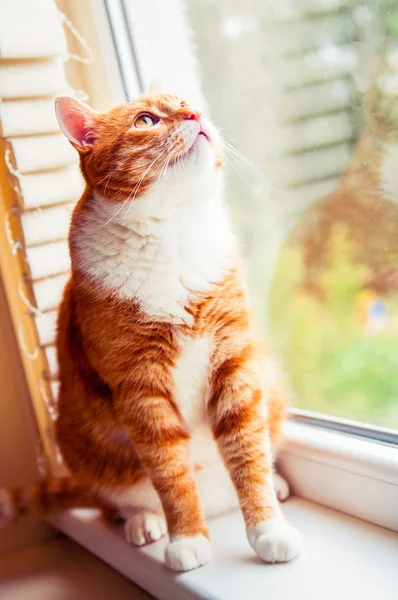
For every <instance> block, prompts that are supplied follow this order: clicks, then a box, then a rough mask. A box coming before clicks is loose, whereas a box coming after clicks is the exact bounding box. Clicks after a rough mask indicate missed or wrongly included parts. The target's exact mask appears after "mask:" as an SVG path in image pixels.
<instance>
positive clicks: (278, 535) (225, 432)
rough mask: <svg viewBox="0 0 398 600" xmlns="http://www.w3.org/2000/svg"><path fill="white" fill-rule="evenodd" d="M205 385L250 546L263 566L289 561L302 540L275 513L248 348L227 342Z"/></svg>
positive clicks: (260, 402)
mask: <svg viewBox="0 0 398 600" xmlns="http://www.w3.org/2000/svg"><path fill="white" fill-rule="evenodd" d="M220 355H221V356H222V360H220V362H219V363H218V364H216V365H215V369H214V372H213V376H212V379H211V384H210V396H209V402H208V411H209V416H210V420H211V424H212V429H213V433H214V436H215V438H216V440H217V443H218V446H219V449H220V452H221V454H222V456H223V459H224V462H225V464H226V466H227V468H228V470H229V473H230V476H231V479H232V481H233V483H234V485H235V488H236V491H237V493H238V497H239V502H240V506H241V510H242V514H243V517H244V519H245V523H246V531H247V537H248V540H249V543H250V545H251V546H252V548H253V549H254V551H255V552H256V554H258V556H260V557H261V558H262V559H263V560H264V561H265V562H286V561H289V560H292V559H293V558H295V557H296V556H298V554H299V553H300V550H301V538H300V535H299V534H298V532H297V531H296V530H295V529H294V528H293V527H290V526H289V525H288V524H287V523H286V521H285V519H284V517H283V515H282V512H281V510H280V508H279V505H278V501H277V497H276V492H275V488H274V482H273V470H272V453H271V445H270V440H269V433H268V431H267V419H266V407H265V401H264V397H263V389H262V386H261V382H260V378H259V376H258V367H257V365H256V363H255V359H254V352H253V350H252V349H251V347H250V344H247V343H246V344H242V343H241V340H239V339H238V340H230V343H228V345H226V346H224V348H223V349H222V353H220Z"/></svg>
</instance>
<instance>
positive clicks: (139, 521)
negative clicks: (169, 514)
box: [124, 509, 167, 546]
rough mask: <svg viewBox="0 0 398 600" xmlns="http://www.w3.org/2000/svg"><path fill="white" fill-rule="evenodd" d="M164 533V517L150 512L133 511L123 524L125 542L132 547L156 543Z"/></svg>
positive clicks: (165, 525) (165, 528) (165, 529)
mask: <svg viewBox="0 0 398 600" xmlns="http://www.w3.org/2000/svg"><path fill="white" fill-rule="evenodd" d="M166 533H167V524H166V519H165V517H164V515H163V514H161V513H156V512H152V511H151V510H145V509H137V510H135V511H134V513H133V514H132V515H130V516H129V518H128V519H127V520H126V522H125V524H124V534H125V537H126V540H127V541H128V542H129V543H130V544H134V546H145V545H146V544H151V543H152V542H156V541H157V540H160V538H161V537H163V536H164V535H166Z"/></svg>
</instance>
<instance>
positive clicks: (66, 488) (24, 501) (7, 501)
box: [0, 477, 97, 529]
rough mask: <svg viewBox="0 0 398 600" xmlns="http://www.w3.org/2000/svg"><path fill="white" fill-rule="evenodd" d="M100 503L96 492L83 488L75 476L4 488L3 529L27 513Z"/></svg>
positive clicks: (1, 505)
mask: <svg viewBox="0 0 398 600" xmlns="http://www.w3.org/2000/svg"><path fill="white" fill-rule="evenodd" d="M96 505H97V502H96V499H95V497H94V495H93V494H91V493H90V492H89V491H85V490H84V489H82V488H81V487H80V486H79V484H78V483H77V481H76V480H75V479H73V477H58V478H54V479H45V480H43V481H39V482H37V483H34V484H32V485H28V486H24V487H16V488H11V489H0V529H2V528H3V527H4V526H5V525H7V524H8V523H11V522H13V521H16V520H17V519H19V518H20V517H22V516H24V515H47V514H51V513H55V512H58V511H61V510H66V509H68V508H74V507H88V506H96Z"/></svg>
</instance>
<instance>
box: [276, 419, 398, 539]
mask: <svg viewBox="0 0 398 600" xmlns="http://www.w3.org/2000/svg"><path fill="white" fill-rule="evenodd" d="M278 467H279V468H280V470H281V472H282V473H283V474H284V475H285V476H286V478H287V480H288V481H289V483H290V484H291V486H292V489H293V490H294V492H295V493H296V495H298V496H300V497H301V498H307V499H308V500H311V501H313V502H316V503H319V504H323V505H325V506H328V507H331V508H335V509H337V510H340V511H342V512H344V513H347V514H349V515H352V516H354V517H358V518H360V519H364V520H365V521H368V522H370V523H374V524H376V525H381V526H382V527H386V528H387V529H391V530H392V531H396V532H398V509H397V507H398V448H396V447H392V446H389V445H386V444H382V443H379V442H373V441H371V440H367V439H361V438H357V437H354V436H351V435H347V434H345V433H339V432H336V431H328V430H326V429H324V428H319V427H314V426H311V425H305V424H303V423H297V422H294V421H293V422H290V423H288V424H287V426H286V432H285V443H284V445H283V449H282V452H281V454H280V457H279V459H278Z"/></svg>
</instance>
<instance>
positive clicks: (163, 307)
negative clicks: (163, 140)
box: [73, 197, 234, 323]
mask: <svg viewBox="0 0 398 600" xmlns="http://www.w3.org/2000/svg"><path fill="white" fill-rule="evenodd" d="M148 204H150V203H149V202H148ZM116 210H117V209H116V208H115V206H114V205H112V204H111V203H109V202H108V201H106V200H104V199H103V198H100V197H95V198H93V201H92V203H91V207H90V211H88V212H87V215H86V218H85V220H84V223H83V224H82V225H81V228H80V231H78V232H76V234H75V237H74V240H73V241H74V248H75V249H76V250H75V256H74V257H73V258H74V261H75V266H77V267H78V268H80V269H82V270H83V271H85V272H86V273H87V274H88V275H90V276H91V277H92V278H93V279H94V280H95V281H97V282H99V283H101V284H102V285H105V286H106V287H108V288H109V289H111V290H112V291H116V292H117V293H118V294H119V295H120V296H121V297H123V298H126V299H130V300H131V299H136V300H138V301H139V303H140V305H141V308H142V309H143V310H144V311H145V312H146V313H147V314H148V315H150V316H153V317H155V318H160V319H166V320H170V321H172V322H174V323H179V322H188V323H189V319H190V315H189V314H188V313H187V312H186V311H185V306H186V305H187V303H188V301H189V299H190V297H191V296H192V295H193V294H195V293H198V292H202V291H205V290H206V289H208V288H209V287H211V286H212V285H213V284H214V283H217V282H218V281H221V280H222V279H223V278H224V276H225V273H226V270H227V269H228V267H230V266H231V263H232V256H233V247H234V241H233V235H232V232H231V229H230V225H229V219H228V215H227V211H226V209H225V206H224V204H223V202H222V200H221V198H219V197H215V198H209V199H207V200H206V201H205V202H203V203H192V202H191V203H186V204H175V205H171V206H169V207H168V208H167V211H165V210H163V211H161V210H159V209H158V210H157V212H156V214H157V215H158V216H157V217H156V218H155V217H152V216H150V214H145V213H144V214H139V212H137V211H136V212H135V213H134V215H133V217H134V218H130V219H127V218H126V216H123V217H122V216H121V215H122V213H123V211H121V212H120V215H116V216H115V213H116ZM132 212H133V211H132Z"/></svg>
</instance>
